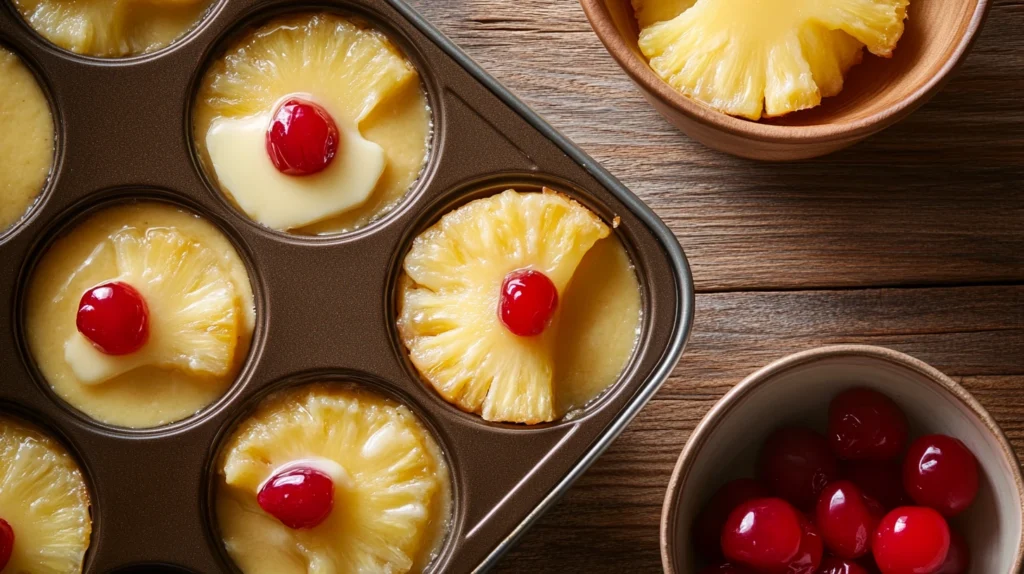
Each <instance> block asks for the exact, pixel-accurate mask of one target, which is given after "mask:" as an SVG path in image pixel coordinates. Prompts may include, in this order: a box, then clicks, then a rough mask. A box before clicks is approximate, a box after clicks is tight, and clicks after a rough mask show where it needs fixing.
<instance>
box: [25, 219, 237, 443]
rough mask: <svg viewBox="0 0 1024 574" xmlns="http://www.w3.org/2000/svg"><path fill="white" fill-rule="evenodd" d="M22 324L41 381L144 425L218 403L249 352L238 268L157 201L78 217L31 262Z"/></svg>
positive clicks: (212, 230)
mask: <svg viewBox="0 0 1024 574" xmlns="http://www.w3.org/2000/svg"><path fill="white" fill-rule="evenodd" d="M24 307H25V315H24V319H25V320H24V330H25V339H26V341H27V343H28V347H29V350H30V351H31V353H32V356H33V358H34V359H35V362H36V366H37V367H38V369H39V372H40V373H41V374H42V376H43V378H44V379H45V380H46V382H48V383H49V384H50V386H51V387H52V389H53V390H54V392H56V394H57V395H59V396H60V397H61V398H62V399H64V400H65V401H66V402H67V403H69V404H70V405H71V406H73V407H75V408H77V409H78V410H80V411H82V412H83V413H85V414H86V415H89V416H90V417H92V418H94V419H96V420H98V421H101V422H104V423H108V424H113V425H118V426H124V427H131V428H148V427H154V426H160V425H163V424H167V423H170V422H174V421H178V420H181V419H183V418H186V417H188V416H191V415H193V414H195V413H196V412H198V411H200V410H201V409H203V408H204V407H206V406H207V405H209V404H211V403H213V402H214V401H215V400H216V399H217V398H219V397H220V396H221V395H222V394H223V393H224V392H225V391H226V390H227V388H228V386H229V385H230V384H231V383H232V382H233V381H234V379H235V376H236V375H237V373H238V372H239V371H240V370H241V367H242V364H243V363H244V361H245V359H246V357H247V356H248V350H249V345H250V343H251V340H252V335H253V331H254V327H255V303H254V299H253V293H252V285H251V283H250V281H249V277H248V270H247V267H246V265H245V263H244V262H243V261H242V259H241V258H240V256H239V255H238V252H237V251H236V250H235V248H234V245H233V244H232V243H231V241H230V240H228V239H227V238H226V237H225V236H224V235H223V234H222V233H221V231H220V230H219V229H218V228H217V227H215V226H214V225H213V224H211V223H210V222H208V221H206V220H204V219H202V218H200V217H198V216H197V215H195V214H192V213H190V212H187V211H184V210H181V209H178V208H176V207H174V206H172V205H169V204H165V203H160V202H138V203H120V204H115V205H113V206H109V207H106V208H103V209H100V210H97V211H96V212H95V213H92V214H90V215H89V216H87V217H85V218H83V219H81V220H79V221H78V222H76V224H75V226H74V227H73V228H71V229H70V230H69V231H68V232H67V233H65V234H64V235H62V236H59V237H58V238H57V239H55V240H54V241H53V242H52V243H51V244H50V245H49V246H48V247H47V249H46V251H45V252H44V253H43V254H42V256H41V257H40V258H39V260H38V261H37V263H36V265H35V267H34V269H33V271H32V276H31V278H30V282H29V284H28V288H27V289H26V292H25V297H24Z"/></svg>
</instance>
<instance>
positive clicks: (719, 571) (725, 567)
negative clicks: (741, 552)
mask: <svg viewBox="0 0 1024 574" xmlns="http://www.w3.org/2000/svg"><path fill="white" fill-rule="evenodd" d="M700 574H757V572H755V571H753V570H751V569H750V568H747V567H746V566H739V565H736V564H730V563H728V562H720V563H718V564H712V565H711V566H708V567H706V568H704V569H703V570H701V571H700Z"/></svg>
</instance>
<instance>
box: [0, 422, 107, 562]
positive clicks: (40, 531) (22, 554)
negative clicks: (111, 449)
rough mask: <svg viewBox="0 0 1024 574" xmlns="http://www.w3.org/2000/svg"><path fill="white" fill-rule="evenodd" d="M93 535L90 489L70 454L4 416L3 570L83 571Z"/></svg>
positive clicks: (0, 465) (0, 489) (0, 488)
mask: <svg viewBox="0 0 1024 574" xmlns="http://www.w3.org/2000/svg"><path fill="white" fill-rule="evenodd" d="M91 535H92V517H91V515H90V502H89V490H88V488H87V487H86V484H85V478H84V477H83V475H82V471H81V470H80V469H79V468H78V464H77V463H76V462H75V460H74V458H73V457H72V456H71V454H70V453H68V451H67V449H65V448H64V446H63V445H61V444H60V443H59V442H58V441H56V440H54V439H52V438H50V437H49V436H47V435H46V434H44V433H42V432H40V431H39V430H38V429H36V428H33V427H32V426H29V425H27V424H25V423H22V422H20V421H18V420H16V419H14V418H11V417H8V416H0V570H2V571H4V572H31V573H33V574H72V573H75V572H81V571H82V565H83V562H84V561H85V553H86V550H88V548H89V540H90V537H91Z"/></svg>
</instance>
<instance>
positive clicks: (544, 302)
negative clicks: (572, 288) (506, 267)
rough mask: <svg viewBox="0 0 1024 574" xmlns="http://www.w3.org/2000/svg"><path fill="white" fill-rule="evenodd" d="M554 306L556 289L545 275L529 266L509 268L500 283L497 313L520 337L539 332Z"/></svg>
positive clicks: (549, 318) (510, 329) (544, 325)
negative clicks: (503, 280) (509, 271)
mask: <svg viewBox="0 0 1024 574" xmlns="http://www.w3.org/2000/svg"><path fill="white" fill-rule="evenodd" d="M557 306H558V289H556V288H555V284H554V283H552V282H551V279H548V276H547V275H545V274H543V273H541V272H539V271H532V270H529V269H521V270H519V271H513V272H511V273H509V274H508V276H507V277H505V283H504V284H502V286H501V302H500V303H499V305H498V307H499V309H498V314H499V316H500V317H501V321H502V322H503V323H505V326H506V327H508V330H509V331H512V332H513V333H515V334H516V335H519V336H520V337H533V336H534V335H540V334H541V333H543V332H544V329H545V328H547V326H548V321H550V320H551V316H552V315H554V314H555V307H557Z"/></svg>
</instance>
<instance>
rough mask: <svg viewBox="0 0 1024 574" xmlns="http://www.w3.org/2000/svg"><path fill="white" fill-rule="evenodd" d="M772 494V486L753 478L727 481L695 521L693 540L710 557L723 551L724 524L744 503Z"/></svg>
mask: <svg viewBox="0 0 1024 574" xmlns="http://www.w3.org/2000/svg"><path fill="white" fill-rule="evenodd" d="M767 496H769V494H768V489H766V488H765V487H764V486H762V485H761V483H759V482H757V481H756V480H753V479H750V478H740V479H737V480H733V481H730V482H727V483H726V484H725V485H723V486H722V487H721V488H719V489H718V491H717V492H715V494H714V496H712V497H711V500H710V501H708V504H707V506H705V507H704V509H703V510H701V512H700V514H698V515H697V519H696V520H694V522H693V543H694V547H695V548H696V550H697V552H699V553H700V554H701V555H702V556H705V557H708V558H714V557H718V556H720V555H721V554H722V542H721V540H722V528H723V527H724V526H725V521H726V520H728V519H729V515H730V514H731V513H732V511H733V510H734V509H735V508H736V507H737V506H739V505H740V504H742V503H744V502H746V501H748V500H753V499H755V498H765V497H767Z"/></svg>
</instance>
